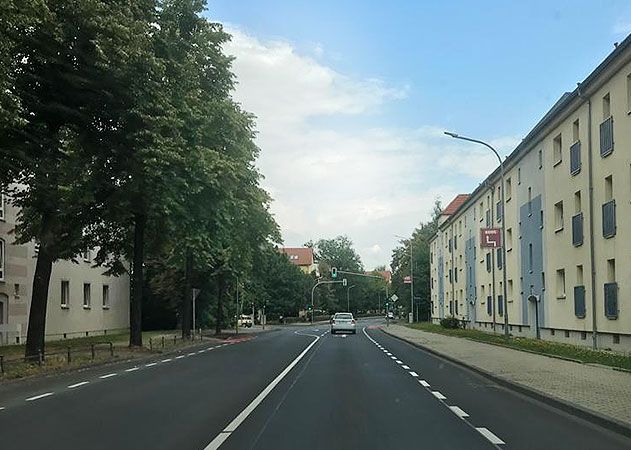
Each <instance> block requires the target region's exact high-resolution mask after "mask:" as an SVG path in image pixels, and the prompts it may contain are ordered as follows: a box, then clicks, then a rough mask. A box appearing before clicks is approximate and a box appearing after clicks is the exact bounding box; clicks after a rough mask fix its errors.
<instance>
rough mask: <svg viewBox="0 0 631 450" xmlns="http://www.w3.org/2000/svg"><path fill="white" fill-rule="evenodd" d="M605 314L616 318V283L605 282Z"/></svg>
mask: <svg viewBox="0 0 631 450" xmlns="http://www.w3.org/2000/svg"><path fill="white" fill-rule="evenodd" d="M605 316H606V317H607V319H617V318H618V283H615V282H614V283H605Z"/></svg>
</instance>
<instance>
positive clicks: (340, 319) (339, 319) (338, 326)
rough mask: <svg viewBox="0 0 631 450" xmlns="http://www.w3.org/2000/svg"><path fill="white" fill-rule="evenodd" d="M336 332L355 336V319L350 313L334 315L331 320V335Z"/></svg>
mask: <svg viewBox="0 0 631 450" xmlns="http://www.w3.org/2000/svg"><path fill="white" fill-rule="evenodd" d="M338 331H342V332H346V333H352V334H355V333H356V332H357V330H356V327H355V319H354V318H353V315H352V314H351V313H336V314H335V315H334V316H333V317H332V318H331V334H335V333H337V332H338Z"/></svg>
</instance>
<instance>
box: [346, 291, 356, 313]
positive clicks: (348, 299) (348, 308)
mask: <svg viewBox="0 0 631 450" xmlns="http://www.w3.org/2000/svg"><path fill="white" fill-rule="evenodd" d="M354 287H355V285H352V286H349V287H348V288H347V289H346V311H348V312H351V289H353V288H354Z"/></svg>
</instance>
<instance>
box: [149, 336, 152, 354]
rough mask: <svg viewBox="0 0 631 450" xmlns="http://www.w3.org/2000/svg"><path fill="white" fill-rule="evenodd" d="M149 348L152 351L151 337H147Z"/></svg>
mask: <svg viewBox="0 0 631 450" xmlns="http://www.w3.org/2000/svg"><path fill="white" fill-rule="evenodd" d="M149 350H151V351H153V342H152V340H151V338H149Z"/></svg>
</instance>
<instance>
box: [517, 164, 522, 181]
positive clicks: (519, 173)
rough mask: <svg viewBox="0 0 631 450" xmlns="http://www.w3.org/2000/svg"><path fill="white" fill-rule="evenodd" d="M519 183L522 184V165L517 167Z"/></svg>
mask: <svg viewBox="0 0 631 450" xmlns="http://www.w3.org/2000/svg"><path fill="white" fill-rule="evenodd" d="M517 184H521V167H518V168H517Z"/></svg>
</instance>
